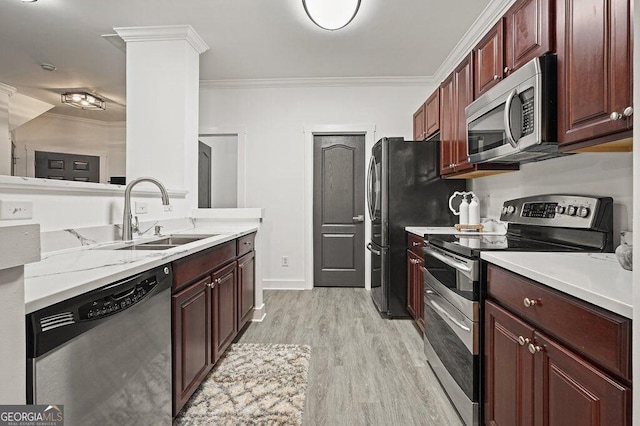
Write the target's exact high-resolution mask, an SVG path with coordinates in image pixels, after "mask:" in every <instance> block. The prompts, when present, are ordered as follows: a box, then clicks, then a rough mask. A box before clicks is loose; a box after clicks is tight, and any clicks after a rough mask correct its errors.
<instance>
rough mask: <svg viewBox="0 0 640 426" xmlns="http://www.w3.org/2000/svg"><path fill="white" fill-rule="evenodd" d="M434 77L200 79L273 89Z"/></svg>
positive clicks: (204, 85)
mask: <svg viewBox="0 0 640 426" xmlns="http://www.w3.org/2000/svg"><path fill="white" fill-rule="evenodd" d="M436 84H439V82H436V81H435V80H434V79H433V78H432V77H321V78H267V79H246V80H200V88H201V89H272V88H295V87H375V86H391V87H398V86H419V87H423V86H433V85H436Z"/></svg>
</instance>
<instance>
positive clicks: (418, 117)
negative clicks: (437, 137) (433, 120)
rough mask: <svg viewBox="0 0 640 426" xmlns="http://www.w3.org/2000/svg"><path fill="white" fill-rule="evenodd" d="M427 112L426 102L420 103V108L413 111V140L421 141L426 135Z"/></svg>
mask: <svg viewBox="0 0 640 426" xmlns="http://www.w3.org/2000/svg"><path fill="white" fill-rule="evenodd" d="M425 112H426V104H422V105H420V108H418V110H417V111H416V112H414V113H413V140H414V141H421V140H424V138H425V137H426V133H425V131H424V129H425V123H426V118H425Z"/></svg>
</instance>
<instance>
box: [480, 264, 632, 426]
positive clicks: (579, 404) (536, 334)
mask: <svg viewBox="0 0 640 426" xmlns="http://www.w3.org/2000/svg"><path fill="white" fill-rule="evenodd" d="M488 276H489V278H488V294H489V297H490V298H491V299H494V300H495V301H493V300H488V301H486V303H485V313H484V318H485V330H484V334H485V337H484V342H485V343H484V344H485V358H484V363H485V364H484V367H485V374H484V377H485V379H484V389H485V396H484V417H485V424H487V425H504V426H506V425H509V426H511V425H519V426H527V425H566V426H570V425H576V426H578V425H579V426H588V425H592V426H605V425H606V426H618V425H619V426H622V425H630V424H631V387H630V385H631V383H630V379H629V378H625V377H617V375H616V374H614V373H611V370H609V371H607V370H608V368H607V367H605V366H604V365H602V366H601V365H598V364H596V363H594V362H591V361H589V360H588V359H585V356H583V354H582V352H584V353H587V354H589V353H592V350H593V345H591V344H589V345H586V346H582V347H580V348H579V349H576V350H574V349H573V348H571V347H570V342H571V341H572V340H573V339H574V336H572V335H571V333H572V332H571V329H570V328H567V329H566V330H560V329H552V328H546V327H544V326H541V325H540V324H544V323H545V321H547V314H546V312H545V310H548V311H551V310H552V309H554V307H555V306H556V305H558V304H560V303H564V300H563V299H562V298H563V297H566V296H561V295H558V296H557V297H556V296H555V294H551V293H549V294H547V295H545V296H540V297H536V298H534V299H531V298H529V299H528V300H527V301H528V302H529V303H526V302H525V303H524V304H522V306H523V307H522V308H520V307H517V308H515V305H511V306H509V310H507V309H506V308H503V307H501V306H499V305H498V304H505V303H506V304H508V303H509V300H510V299H509V297H510V295H509V294H507V293H506V291H504V290H502V289H507V288H509V289H511V288H513V287H514V286H518V285H524V280H523V279H522V278H521V277H517V276H515V275H512V274H511V273H508V272H506V271H501V270H496V269H495V268H494V267H493V266H492V265H489V274H488ZM492 276H493V277H495V278H499V279H500V281H501V282H500V283H496V282H495V279H494V282H493V283H492V282H491V280H492ZM527 285H528V286H529V288H528V290H527V292H526V294H528V295H529V296H531V295H536V294H541V293H536V290H537V289H536V287H537V286H538V285H537V284H535V283H533V282H530V283H527ZM545 291H547V290H545ZM532 300H533V303H531V301H532ZM574 302H575V303H576V304H577V305H578V304H579V305H584V306H583V307H582V309H584V313H583V315H582V318H583V320H585V321H588V322H589V323H590V324H591V326H594V324H595V323H596V321H595V318H596V317H595V315H596V314H597V315H603V318H604V316H605V315H608V314H607V313H606V312H600V309H596V308H595V307H593V306H589V305H587V304H586V303H583V302H580V301H578V300H576V301H574ZM512 306H514V309H513V312H510V310H511V307H512ZM536 309H537V311H535V310H536ZM566 310H567V311H568V310H569V309H566ZM611 315H613V314H611ZM590 316H591V317H590ZM554 320H555V318H554ZM558 321H561V319H558ZM567 323H568V327H576V328H577V327H580V326H581V325H580V324H578V323H576V322H575V321H571V320H569V319H568V318H567ZM599 330H600V333H601V334H602V338H603V339H606V338H607V337H606V336H605V334H606V333H603V332H602V330H603V329H601V328H600V329H599ZM618 330H619V332H618V333H617V334H619V337H620V338H621V339H623V340H624V339H626V337H625V336H624V335H625V334H626V326H625V324H624V321H623V320H622V319H620V326H619V327H618ZM551 334H553V335H554V336H556V337H553V338H552V337H550V335H551ZM565 337H566V339H565ZM588 337H589V339H593V341H594V342H597V341H599V339H600V336H599V335H598V333H596V334H593V335H590V336H588ZM628 337H629V338H630V333H629V336H628ZM564 340H566V342H565V341H564ZM610 349H611V352H612V354H613V352H617V355H616V358H617V359H621V360H622V359H625V358H626V356H627V355H628V352H630V349H629V347H628V346H626V345H624V344H623V345H617V346H616V347H615V348H610ZM605 365H606V364H605Z"/></svg>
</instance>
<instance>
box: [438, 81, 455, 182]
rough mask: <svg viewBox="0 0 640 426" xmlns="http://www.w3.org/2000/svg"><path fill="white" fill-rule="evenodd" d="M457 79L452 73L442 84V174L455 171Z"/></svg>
mask: <svg viewBox="0 0 640 426" xmlns="http://www.w3.org/2000/svg"><path fill="white" fill-rule="evenodd" d="M455 124H456V114H455V81H454V75H453V74H450V75H449V77H447V78H446V79H445V80H444V81H443V82H442V84H441V85H440V174H441V175H447V174H449V173H453V162H454V159H453V157H454V154H453V153H454V147H455V137H456V135H455V132H456V131H457V127H456V125H455Z"/></svg>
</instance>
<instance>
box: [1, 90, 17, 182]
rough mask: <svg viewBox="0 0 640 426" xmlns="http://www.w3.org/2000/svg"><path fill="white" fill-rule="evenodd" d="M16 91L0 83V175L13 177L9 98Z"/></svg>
mask: <svg viewBox="0 0 640 426" xmlns="http://www.w3.org/2000/svg"><path fill="white" fill-rule="evenodd" d="M14 93H16V89H15V88H14V87H11V86H7V85H6V84H2V83H0V175H7V176H11V142H10V141H9V140H10V139H9V98H10V97H11V96H13V94H14Z"/></svg>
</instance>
